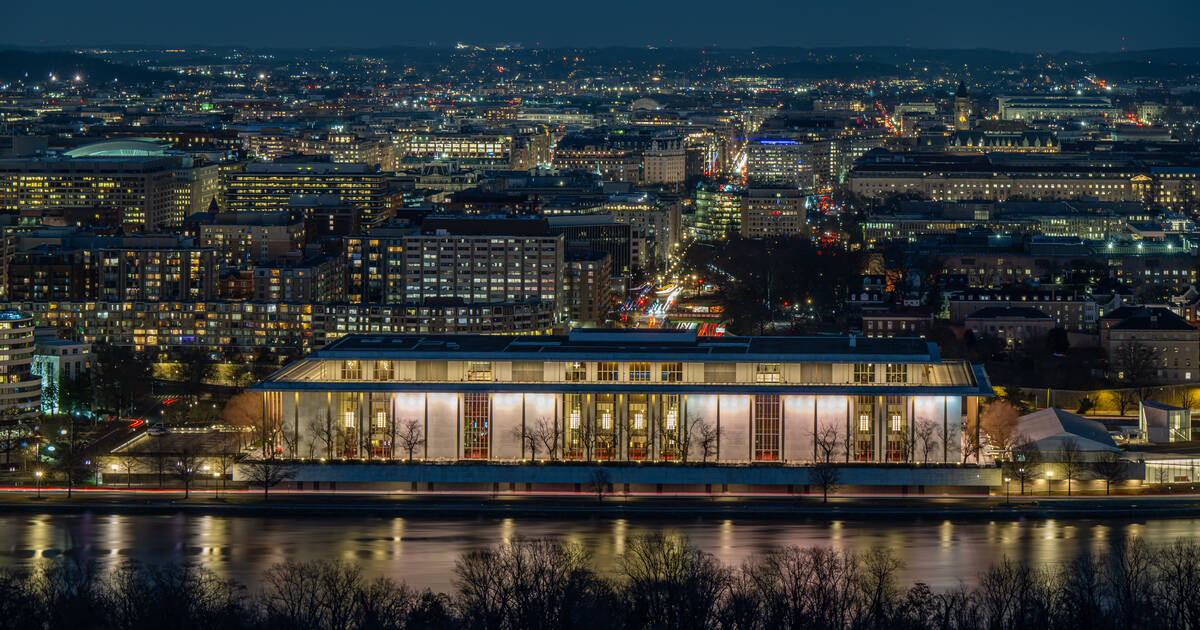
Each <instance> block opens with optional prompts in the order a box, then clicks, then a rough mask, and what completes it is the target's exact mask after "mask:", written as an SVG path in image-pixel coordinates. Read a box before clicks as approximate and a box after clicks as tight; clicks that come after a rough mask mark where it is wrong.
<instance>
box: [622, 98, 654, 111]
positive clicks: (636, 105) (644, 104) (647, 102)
mask: <svg viewBox="0 0 1200 630" xmlns="http://www.w3.org/2000/svg"><path fill="white" fill-rule="evenodd" d="M629 109H631V110H633V111H635V112H636V111H639V110H646V111H652V110H656V109H662V103H659V102H658V101H656V100H654V99H652V98H646V97H644V96H643V97H642V98H639V99H638V100H636V101H634V102H632V103H630V104H629Z"/></svg>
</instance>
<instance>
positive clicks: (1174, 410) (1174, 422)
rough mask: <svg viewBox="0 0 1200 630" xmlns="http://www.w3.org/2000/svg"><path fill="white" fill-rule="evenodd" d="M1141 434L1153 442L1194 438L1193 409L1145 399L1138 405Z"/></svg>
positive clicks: (1139, 430) (1182, 440)
mask: <svg viewBox="0 0 1200 630" xmlns="http://www.w3.org/2000/svg"><path fill="white" fill-rule="evenodd" d="M1138 433H1139V436H1140V437H1141V438H1142V439H1143V440H1145V441H1147V442H1150V443H1152V444H1161V443H1164V442H1187V441H1189V440H1191V439H1192V410H1191V409H1185V408H1183V407H1175V406H1172V405H1165V404H1163V403H1157V402H1153V401H1148V400H1143V401H1142V402H1141V404H1140V405H1138Z"/></svg>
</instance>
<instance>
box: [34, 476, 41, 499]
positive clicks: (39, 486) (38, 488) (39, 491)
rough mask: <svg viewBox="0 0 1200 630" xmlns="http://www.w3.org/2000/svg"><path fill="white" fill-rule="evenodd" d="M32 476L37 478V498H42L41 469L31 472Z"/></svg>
mask: <svg viewBox="0 0 1200 630" xmlns="http://www.w3.org/2000/svg"><path fill="white" fill-rule="evenodd" d="M33 476H34V477H36V478H37V498H38V499H41V498H42V471H40V470H39V471H37V472H35V473H33Z"/></svg>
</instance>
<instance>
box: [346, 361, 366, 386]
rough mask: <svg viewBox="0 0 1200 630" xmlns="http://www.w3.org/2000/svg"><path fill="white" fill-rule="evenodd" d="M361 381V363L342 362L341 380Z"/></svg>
mask: <svg viewBox="0 0 1200 630" xmlns="http://www.w3.org/2000/svg"><path fill="white" fill-rule="evenodd" d="M360 379H362V363H361V362H359V361H342V380H343V381H357V380H360Z"/></svg>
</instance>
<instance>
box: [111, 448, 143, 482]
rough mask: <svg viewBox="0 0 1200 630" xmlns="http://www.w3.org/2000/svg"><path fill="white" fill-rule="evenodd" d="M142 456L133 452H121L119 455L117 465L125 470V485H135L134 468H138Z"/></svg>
mask: <svg viewBox="0 0 1200 630" xmlns="http://www.w3.org/2000/svg"><path fill="white" fill-rule="evenodd" d="M140 461H141V458H140V457H138V456H137V455H134V454H133V453H121V454H120V455H118V456H117V467H119V468H120V469H121V470H124V471H125V487H126V488H129V487H132V486H133V470H134V469H135V468H137V465H138V462H140Z"/></svg>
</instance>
